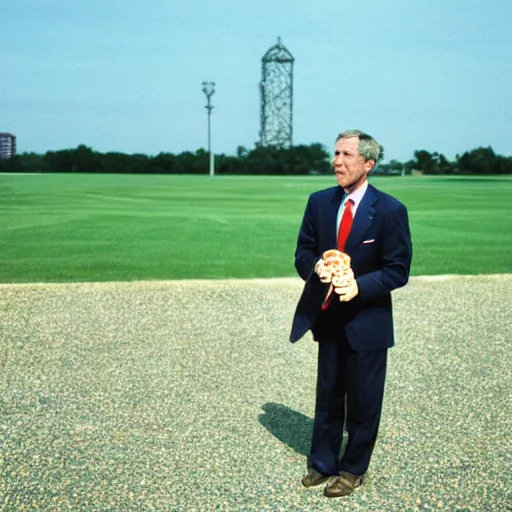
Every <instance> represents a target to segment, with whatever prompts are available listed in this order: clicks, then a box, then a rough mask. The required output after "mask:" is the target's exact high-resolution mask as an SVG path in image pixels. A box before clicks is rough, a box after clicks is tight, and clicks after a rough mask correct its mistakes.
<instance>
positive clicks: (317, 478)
mask: <svg viewBox="0 0 512 512" xmlns="http://www.w3.org/2000/svg"><path fill="white" fill-rule="evenodd" d="M329 478H331V475H322V473H319V472H318V471H317V470H316V469H313V468H309V471H308V474H307V475H306V476H305V477H303V478H302V485H303V486H304V487H314V486H315V485H320V484H323V483H325V482H327V480H329Z"/></svg>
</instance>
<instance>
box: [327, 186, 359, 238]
mask: <svg viewBox="0 0 512 512" xmlns="http://www.w3.org/2000/svg"><path fill="white" fill-rule="evenodd" d="M365 195H366V194H365ZM344 196H345V191H344V190H343V189H342V188H341V187H337V188H336V189H335V191H334V194H333V195H332V198H331V201H330V202H329V205H328V209H327V218H326V223H325V225H326V228H327V229H328V230H329V239H330V243H329V244H328V245H329V247H333V248H335V247H336V246H337V238H338V233H337V230H336V219H337V217H338V210H339V209H340V205H341V202H342V201H343V197H344Z"/></svg>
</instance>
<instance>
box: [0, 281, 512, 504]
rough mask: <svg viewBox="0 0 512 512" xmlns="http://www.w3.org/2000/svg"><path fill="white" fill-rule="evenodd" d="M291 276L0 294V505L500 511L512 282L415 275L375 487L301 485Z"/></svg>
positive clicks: (400, 320) (306, 412)
mask: <svg viewBox="0 0 512 512" xmlns="http://www.w3.org/2000/svg"><path fill="white" fill-rule="evenodd" d="M300 289H301V283H300V281H298V280H293V279H292V280H271V281H264V280H261V281H245V282H244V281H210V282H204V281H203V282H190V281H188V282H150V283H104V284H59V285H46V284H45V285H4V286H0V374H1V375H0V510H2V511H11V510H12V511H14V510H16V511H18V510H44V511H60V510H77V511H78V510H80V511H82V510H83V511H153V510H155V511H175V510H180V511H181V510H183V511H186V512H189V511H194V510H197V511H210V510H230V511H239V510H258V511H261V510H283V511H284V510H286V511H301V510H350V511H353V510H364V511H380V512H389V511H424V510H425V511H426V510H443V511H450V512H452V511H460V512H462V511H478V512H480V511H491V510H492V511H497V512H503V511H506V510H512V506H511V503H512V476H511V472H512V453H511V446H512V406H511V399H510V386H511V382H512V351H511V343H512V315H511V308H510V303H511V299H512V276H510V275H508V276H489V277H483V276H480V277H472V278H454V279H424V278H415V279H412V281H411V283H410V284H409V285H408V286H407V287H406V288H405V289H403V290H399V291H398V292H396V293H395V295H394V303H395V311H396V322H395V324H396V335H397V346H396V347H395V348H394V349H393V350H392V351H391V352H390V366H389V373H388V385H387V390H386V400H385V408H384V415H383V420H382V424H381V433H380V437H379V441H378V444H377V447H376V450H375V453H374V458H373V462H372V466H371V469H370V472H369V478H368V480H367V482H366V484H365V485H364V486H363V488H361V489H360V490H359V491H358V492H357V493H356V494H355V495H353V496H351V497H350V498H348V499H345V500H339V499H336V500H328V499H327V498H324V497H323V496H322V492H321V488H320V489H315V490H305V489H303V488H302V487H301V485H300V477H301V476H302V473H303V470H304V466H305V454H306V453H307V450H308V444H309V437H310V435H311V425H312V419H311V418H312V411H313V396H314V376H315V355H316V344H315V343H313V342H312V341H311V340H310V338H307V339H303V340H302V341H300V342H299V343H298V344H296V345H294V346H292V345H291V344H289V343H288V342H287V336H288V332H289V326H290V319H291V316H292V313H293V310H294V305H295V302H296V300H297V298H298V296H299V294H300Z"/></svg>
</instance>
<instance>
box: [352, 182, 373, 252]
mask: <svg viewBox="0 0 512 512" xmlns="http://www.w3.org/2000/svg"><path fill="white" fill-rule="evenodd" d="M376 202H377V194H376V193H375V189H374V188H373V187H372V186H371V185H368V188H367V190H366V192H365V194H364V196H363V199H362V200H361V202H360V203H359V206H358V207H357V211H356V216H355V217H354V222H353V224H352V229H351V230H350V234H349V235H348V238H347V242H346V244H345V252H346V253H347V254H349V255H350V254H352V253H353V252H354V250H355V249H356V247H357V246H358V245H359V244H360V243H361V242H362V241H363V238H364V235H365V234H366V232H367V231H368V229H369V228H370V226H371V224H372V222H373V218H374V217H375V207H374V204H375V203H376Z"/></svg>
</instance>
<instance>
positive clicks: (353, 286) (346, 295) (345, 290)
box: [334, 277, 359, 302]
mask: <svg viewBox="0 0 512 512" xmlns="http://www.w3.org/2000/svg"><path fill="white" fill-rule="evenodd" d="M334 291H335V292H336V293H337V294H338V295H339V296H340V301H341V302H348V301H349V300H352V299H353V298H354V297H355V296H356V295H357V294H358V293H359V288H358V287H357V282H356V280H355V279H354V278H353V277H352V279H351V280H350V281H349V282H348V284H346V285H345V286H337V287H335V288H334Z"/></svg>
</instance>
